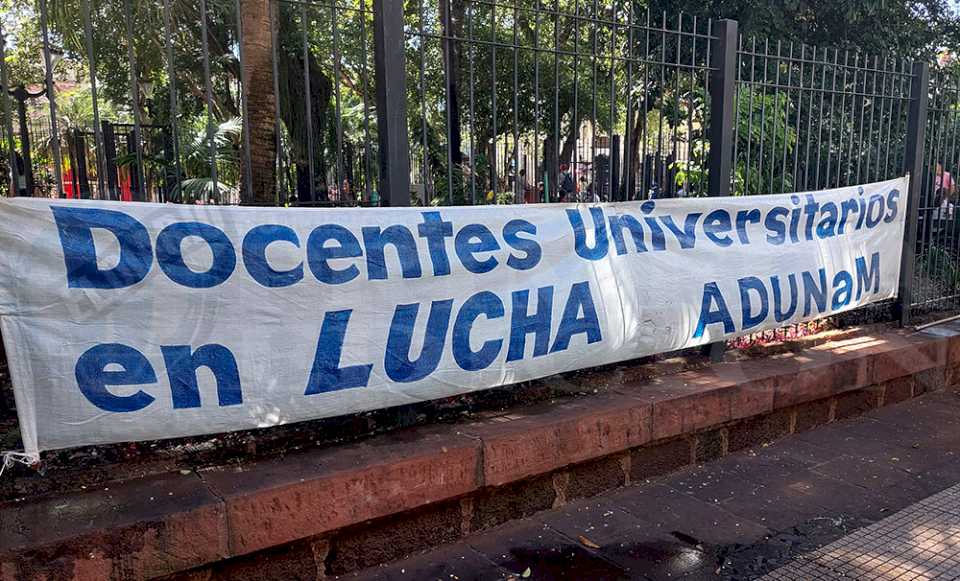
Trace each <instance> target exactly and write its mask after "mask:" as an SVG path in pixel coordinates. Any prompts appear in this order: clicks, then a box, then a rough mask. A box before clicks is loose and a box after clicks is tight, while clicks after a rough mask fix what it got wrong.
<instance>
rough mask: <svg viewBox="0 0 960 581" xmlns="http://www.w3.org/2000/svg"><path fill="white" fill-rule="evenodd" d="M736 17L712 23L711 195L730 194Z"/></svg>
mask: <svg viewBox="0 0 960 581" xmlns="http://www.w3.org/2000/svg"><path fill="white" fill-rule="evenodd" d="M737 28H738V25H737V21H736V20H718V21H717V22H715V23H714V25H713V33H714V34H715V35H716V38H715V39H713V41H712V42H713V46H712V47H711V50H712V51H713V54H712V55H711V56H710V61H711V62H710V68H711V71H710V133H709V136H710V161H709V165H708V174H709V190H708V194H709V195H711V196H729V195H730V184H731V181H732V180H731V175H732V172H733V124H734V123H736V116H735V111H734V110H733V108H734V105H735V92H736V90H737V86H736V83H737V37H738V32H737Z"/></svg>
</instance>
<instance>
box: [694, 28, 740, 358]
mask: <svg viewBox="0 0 960 581" xmlns="http://www.w3.org/2000/svg"><path fill="white" fill-rule="evenodd" d="M738 27H739V25H738V23H737V21H736V20H726V19H725V20H718V21H716V22H714V23H713V28H712V31H713V34H714V35H716V37H715V38H714V39H712V40H711V42H712V46H711V47H710V50H711V51H712V53H711V55H710V69H711V70H710V128H709V133H708V136H709V139H710V157H709V160H708V163H707V176H708V178H707V179H708V182H707V184H708V189H707V195H709V196H729V195H730V184H731V182H732V179H731V176H732V173H733V124H734V123H736V116H735V115H734V113H735V111H734V110H733V107H734V105H735V104H736V99H735V95H736V90H737V62H738V61H737V39H738V36H739V32H738ZM726 348H727V343H726V341H718V342H716V343H710V344H708V345H704V346H703V350H702V353H703V354H704V355H708V356H709V357H710V360H711V361H714V362H719V361H721V360H722V359H723V352H724V351H725V350H726Z"/></svg>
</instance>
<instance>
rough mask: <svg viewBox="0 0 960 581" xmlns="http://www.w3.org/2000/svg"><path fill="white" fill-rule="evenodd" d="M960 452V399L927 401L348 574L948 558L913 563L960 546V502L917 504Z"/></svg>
mask: <svg viewBox="0 0 960 581" xmlns="http://www.w3.org/2000/svg"><path fill="white" fill-rule="evenodd" d="M958 454H960V396H958V394H955V393H937V394H928V395H925V396H923V397H921V398H919V399H915V400H912V401H909V402H905V403H903V404H899V405H895V406H890V407H886V408H883V409H880V410H876V411H874V412H871V413H870V414H868V415H866V416H863V417H860V418H857V419H855V420H849V421H845V422H838V423H835V424H832V425H829V426H824V427H820V428H817V429H814V430H812V431H809V432H805V433H802V434H798V435H794V436H790V437H788V438H785V439H783V440H781V441H779V442H776V443H774V444H772V445H770V446H766V447H762V448H758V449H754V450H748V451H744V452H741V453H737V454H733V455H730V456H727V457H726V458H723V459H721V460H718V461H716V462H712V463H709V464H707V465H704V466H699V467H693V468H690V469H687V470H684V471H682V472H679V473H676V474H673V475H669V476H667V477H664V478H661V479H658V480H656V481H650V482H647V483H643V484H641V485H638V486H633V487H629V488H625V489H620V490H616V491H612V492H611V493H609V494H605V495H603V496H600V497H596V498H593V499H588V500H583V501H577V502H573V503H570V504H568V505H567V506H564V507H563V508H560V509H557V510H553V511H548V512H545V513H542V514H540V515H537V516H536V517H534V518H531V519H525V520H521V521H517V522H514V523H510V524H507V525H504V526H502V527H499V528H496V529H492V530H490V531H486V532H484V533H482V534H478V535H474V536H471V537H468V538H467V539H464V540H463V541H461V542H459V543H456V544H454V545H450V546H446V547H441V548H439V549H437V550H434V551H432V552H429V553H426V554H422V555H416V556H413V557H410V558H408V559H406V560H404V561H400V562H398V563H393V564H391V565H389V566H386V567H380V568H377V569H373V570H368V571H365V572H362V573H360V574H357V575H351V576H348V578H351V579H353V578H359V579H385V580H386V579H415V580H429V579H444V580H457V579H459V580H466V579H484V580H485V579H591V580H602V579H650V580H660V579H677V578H682V579H684V580H693V579H755V578H758V577H761V576H763V575H765V574H768V573H770V572H772V571H775V570H777V569H781V570H782V571H783V572H784V574H786V573H787V572H789V571H799V572H798V573H797V574H793V573H789V575H788V576H786V577H784V576H781V577H780V578H786V579H804V580H806V579H816V578H817V577H815V576H813V575H811V574H808V573H806V572H805V571H806V570H799V569H795V567H798V566H800V565H804V564H809V563H810V562H814V561H816V560H817V559H820V558H821V556H822V558H823V559H827V558H828V556H831V555H839V554H840V553H839V552H838V553H834V552H833V550H834V545H830V546H829V547H828V548H827V549H825V552H824V551H821V552H819V553H817V552H815V551H817V550H818V549H821V548H823V547H825V546H827V545H829V544H830V543H833V542H834V541H837V539H841V538H843V537H846V538H843V539H842V540H841V541H839V543H840V544H838V545H836V547H838V548H840V549H843V548H846V547H847V545H848V544H852V545H856V546H857V547H858V548H857V549H856V551H854V552H855V553H857V555H859V552H860V548H859V545H857V544H858V543H873V544H871V546H870V547H866V546H864V547H862V549H863V554H870V553H869V551H873V552H874V553H884V552H891V551H901V552H906V551H914V549H915V548H916V546H919V545H923V544H924V543H930V542H933V543H934V544H935V545H936V547H937V550H936V551H933V552H932V553H915V554H914V555H913V556H912V557H911V558H918V555H921V554H922V555H924V556H925V561H933V560H934V559H941V560H942V557H943V556H944V555H943V552H944V550H945V549H946V546H947V545H948V544H951V543H953V542H954V541H956V540H958V539H960V492H954V491H953V490H952V489H951V491H950V492H949V493H947V496H944V497H941V496H934V497H932V498H931V499H930V500H928V501H927V503H926V504H919V505H917V506H913V507H911V505H914V504H915V503H918V502H919V501H921V500H923V499H926V498H928V497H930V496H931V495H934V494H936V493H939V492H941V491H943V490H945V489H947V488H949V487H951V486H953V485H955V484H957V483H960V461H958V458H957V455H958ZM943 499H946V500H943ZM950 503H953V504H952V506H951V507H949V508H944V506H945V504H950ZM906 507H911V508H910V509H909V511H912V512H907V513H898V511H900V510H901V509H904V508H906ZM894 513H898V514H896V515H894ZM904 514H906V515H907V516H903V515H904ZM891 515H894V518H893V519H892V520H884V519H885V518H886V517H890V516H891ZM878 521H879V522H878ZM874 523H877V524H876V525H875V526H878V527H881V526H882V527H883V530H884V531H886V530H887V529H889V530H890V531H896V533H895V534H894V536H893V537H890V536H887V537H882V538H883V541H880V540H878V539H877V536H876V535H875V534H874V532H873V531H874V530H875V529H873V528H864V527H869V525H872V524H874ZM898 527H899V528H898ZM911 527H912V528H911ZM923 527H927V528H928V529H931V531H930V532H924V531H923V530H921V529H922V528H923ZM857 530H860V531H861V532H860V533H858V536H857V534H855V535H854V536H847V535H850V534H851V533H853V531H857ZM898 535H899V536H898ZM912 537H916V538H912ZM931 539H933V540H932V541H931ZM883 542H888V544H886V545H884V544H882V543H883ZM876 543H881V544H876ZM898 543H899V544H898ZM910 543H913V544H912V545H911V544H910ZM918 544H919V545H918ZM924 546H925V545H924ZM847 554H848V555H850V556H851V557H854V556H857V555H852V554H851V553H850V551H849V550H848V552H847ZM957 554H960V548H957V550H956V551H955V552H953V553H952V554H951V555H950V558H952V559H956V558H957ZM801 555H807V556H808V557H807V559H806V560H803V561H794V559H795V558H796V557H798V556H801ZM937 555H939V556H937ZM812 560H813V561H812ZM816 562H819V561H816ZM857 563H860V561H858V562H857ZM863 563H867V562H863ZM788 564H789V565H788ZM874 564H877V565H879V564H880V561H877V562H876V563H874ZM785 565H788V568H787V569H782V567H783V566H785ZM851 566H853V565H851ZM843 571H844V569H842V568H840V567H838V566H837V565H836V563H834V565H832V566H831V567H828V568H826V569H824V568H823V567H820V568H818V569H817V572H818V573H824V572H826V574H827V575H828V576H827V577H824V578H835V577H839V576H840V574H841V573H842V572H843ZM851 571H853V570H852V569H851ZM944 571H946V569H944ZM776 574H780V571H778V572H777V573H776ZM776 578H777V577H770V579H776ZM848 578H864V577H863V576H862V575H860V574H859V573H852V572H851V573H848ZM879 578H881V579H884V578H890V579H902V578H905V577H902V576H893V577H879ZM945 578H957V577H956V576H953V577H945Z"/></svg>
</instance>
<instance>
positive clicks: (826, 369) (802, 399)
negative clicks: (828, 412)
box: [773, 349, 869, 409]
mask: <svg viewBox="0 0 960 581" xmlns="http://www.w3.org/2000/svg"><path fill="white" fill-rule="evenodd" d="M795 357H796V360H797V361H798V362H799V363H800V365H799V367H796V368H794V369H792V370H790V372H789V373H785V374H783V375H782V376H780V377H779V378H778V379H777V385H776V388H775V389H776V393H775V394H774V400H773V407H774V409H782V408H785V407H791V406H794V405H798V404H801V403H806V402H809V401H815V400H818V399H823V398H827V397H830V396H832V395H834V394H837V393H842V392H844V391H849V390H854V389H859V388H861V387H863V386H865V385H867V384H868V381H869V380H868V379H867V375H868V372H867V365H866V362H865V360H864V359H863V358H862V357H858V356H851V355H843V354H841V355H836V354H834V353H831V352H829V351H824V350H818V349H811V350H808V351H805V352H803V353H799V354H797V355H796V356H795Z"/></svg>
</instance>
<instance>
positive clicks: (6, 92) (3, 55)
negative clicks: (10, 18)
mask: <svg viewBox="0 0 960 581" xmlns="http://www.w3.org/2000/svg"><path fill="white" fill-rule="evenodd" d="M6 46H7V38H6V36H5V35H4V33H3V22H2V21H0V91H2V92H3V94H2V95H0V99H2V100H3V119H4V126H3V130H4V131H5V132H6V134H7V156H8V159H9V162H8V163H9V164H10V195H11V196H16V195H17V194H18V193H19V191H20V188H19V187H17V176H18V170H17V154H16V150H15V149H14V145H13V112H12V111H11V110H10V83H9V81H8V80H7V48H6Z"/></svg>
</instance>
